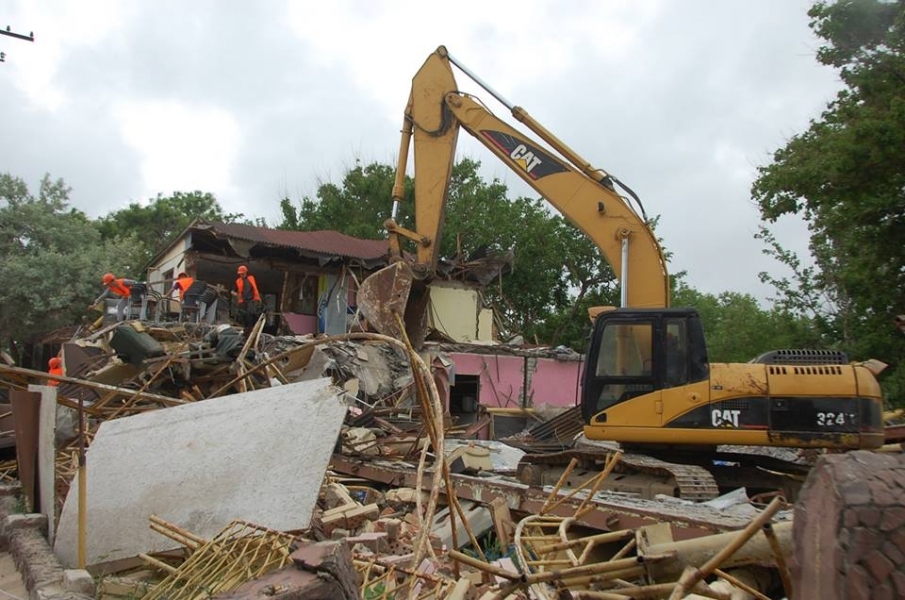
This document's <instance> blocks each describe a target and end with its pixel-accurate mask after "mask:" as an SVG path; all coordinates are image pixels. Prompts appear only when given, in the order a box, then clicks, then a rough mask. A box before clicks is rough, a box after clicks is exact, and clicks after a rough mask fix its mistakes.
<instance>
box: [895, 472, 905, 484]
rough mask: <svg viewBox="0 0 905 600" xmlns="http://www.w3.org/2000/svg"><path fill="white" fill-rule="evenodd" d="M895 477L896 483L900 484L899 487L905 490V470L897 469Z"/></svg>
mask: <svg viewBox="0 0 905 600" xmlns="http://www.w3.org/2000/svg"><path fill="white" fill-rule="evenodd" d="M895 477H896V483H897V484H899V487H900V488H903V489H905V469H896V470H895Z"/></svg>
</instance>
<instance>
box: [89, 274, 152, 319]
mask: <svg viewBox="0 0 905 600" xmlns="http://www.w3.org/2000/svg"><path fill="white" fill-rule="evenodd" d="M101 281H102V282H103V284H104V291H103V292H102V293H101V295H100V296H98V297H97V299H96V300H95V301H94V302H92V303H91V304H90V305H88V308H92V307H93V306H94V305H95V304H97V303H98V302H101V301H102V300H105V299H107V298H108V297H110V296H113V297H116V298H119V302H118V303H117V304H116V320H117V321H125V320H126V307H127V306H129V302H130V297H131V295H132V287H133V286H135V285H138V284H140V283H141V282H139V281H135V280H134V279H124V278H122V277H120V278H118V279H117V278H116V277H115V276H114V275H113V273H106V274H104V277H103V278H102V279H101ZM142 318H143V316H142Z"/></svg>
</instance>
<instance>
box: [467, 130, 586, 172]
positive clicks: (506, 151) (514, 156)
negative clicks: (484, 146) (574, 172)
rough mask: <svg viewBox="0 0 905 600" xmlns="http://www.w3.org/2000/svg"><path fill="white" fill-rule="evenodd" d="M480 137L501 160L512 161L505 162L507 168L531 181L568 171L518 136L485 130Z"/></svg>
mask: <svg viewBox="0 0 905 600" xmlns="http://www.w3.org/2000/svg"><path fill="white" fill-rule="evenodd" d="M481 136H482V137H483V138H484V139H485V140H487V141H488V142H490V143H491V144H493V147H494V148H496V149H497V150H499V156H500V157H501V158H503V159H506V158H508V159H510V160H511V161H512V162H511V163H509V162H507V163H506V165H507V166H509V167H511V168H512V169H513V170H515V171H517V172H519V173H524V174H525V175H527V176H528V178H529V179H531V180H534V181H537V180H538V179H543V178H544V177H546V176H547V175H555V174H556V173H564V172H566V171H567V170H568V169H566V167H565V165H563V164H562V163H561V162H559V161H558V160H556V159H555V158H553V157H552V156H550V155H549V154H547V153H546V152H544V151H543V150H542V149H540V148H537V147H536V146H534V145H533V144H531V142H528V141H525V140H523V139H521V138H519V137H518V136H515V135H512V134H510V133H506V132H504V131H493V130H492V129H485V130H484V131H482V132H481Z"/></svg>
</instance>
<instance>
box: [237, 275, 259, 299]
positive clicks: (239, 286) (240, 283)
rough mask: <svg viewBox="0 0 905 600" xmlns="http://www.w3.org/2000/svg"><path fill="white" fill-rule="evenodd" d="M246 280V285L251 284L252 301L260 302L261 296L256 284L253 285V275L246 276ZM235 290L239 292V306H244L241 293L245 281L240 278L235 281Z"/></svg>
mask: <svg viewBox="0 0 905 600" xmlns="http://www.w3.org/2000/svg"><path fill="white" fill-rule="evenodd" d="M247 279H248V283H249V284H251V291H252V294H253V296H252V300H254V301H255V302H260V301H261V294H260V293H259V292H258V284H257V283H255V278H254V275H248V276H247ZM236 290H238V292H239V304H245V294H244V293H243V292H244V291H245V281H243V279H242V278H241V277H239V278H238V279H236Z"/></svg>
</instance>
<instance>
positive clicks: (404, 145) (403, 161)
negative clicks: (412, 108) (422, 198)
mask: <svg viewBox="0 0 905 600" xmlns="http://www.w3.org/2000/svg"><path fill="white" fill-rule="evenodd" d="M412 130H413V128H412V120H411V119H410V118H409V116H408V115H406V116H405V118H404V119H403V120H402V131H401V132H400V133H402V137H401V138H400V140H399V156H398V158H397V160H396V178H395V180H394V181H393V210H392V212H391V213H390V218H391V219H393V220H394V221H396V220H398V215H399V205H400V204H402V201H403V200H404V199H405V169H406V167H407V166H408V161H409V147H410V146H411V140H412Z"/></svg>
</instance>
